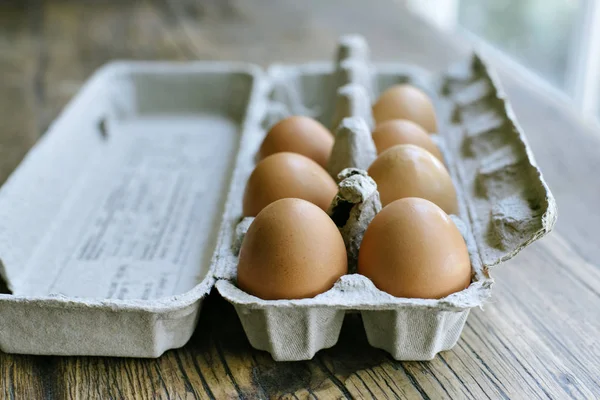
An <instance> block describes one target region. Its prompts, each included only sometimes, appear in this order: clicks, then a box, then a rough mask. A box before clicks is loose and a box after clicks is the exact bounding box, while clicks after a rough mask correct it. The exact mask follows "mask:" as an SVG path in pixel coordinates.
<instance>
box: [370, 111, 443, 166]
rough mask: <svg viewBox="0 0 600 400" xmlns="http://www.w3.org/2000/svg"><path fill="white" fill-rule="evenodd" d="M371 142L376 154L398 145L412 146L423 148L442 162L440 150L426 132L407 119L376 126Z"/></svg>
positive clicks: (394, 120) (393, 120)
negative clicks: (373, 143) (373, 144)
mask: <svg viewBox="0 0 600 400" xmlns="http://www.w3.org/2000/svg"><path fill="white" fill-rule="evenodd" d="M373 141H374V142H375V147H376V148H377V153H378V154H381V153H382V152H384V151H385V150H387V149H389V148H390V147H392V146H396V145H398V144H414V145H415V146H419V147H422V148H424V149H425V150H427V151H428V152H430V153H431V154H433V155H434V156H435V158H437V159H438V160H440V161H442V162H443V161H444V158H443V156H442V153H441V152H440V149H438V147H437V146H436V145H435V143H434V142H433V140H432V139H431V136H429V134H428V133H427V131H425V130H424V129H423V128H422V127H421V126H420V125H419V124H417V123H415V122H413V121H409V120H407V119H392V120H389V121H385V122H382V123H381V124H379V125H377V127H376V128H375V130H374V131H373Z"/></svg>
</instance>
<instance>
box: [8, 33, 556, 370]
mask: <svg viewBox="0 0 600 400" xmlns="http://www.w3.org/2000/svg"><path fill="white" fill-rule="evenodd" d="M399 82H410V83H412V84H414V85H416V86H419V87H421V88H423V89H424V90H426V91H427V92H428V94H429V95H430V96H431V97H432V98H433V99H434V101H435V105H436V111H437V113H438V117H439V119H440V127H441V129H440V132H441V133H440V135H434V136H436V142H437V143H438V144H439V146H440V147H441V149H442V151H443V154H444V156H445V161H446V165H447V166H448V168H449V171H450V173H451V175H452V178H453V180H454V182H455V184H456V186H457V191H458V195H459V203H460V210H459V215H458V216H453V218H455V220H456V222H457V225H458V226H459V227H460V229H461V232H462V233H463V235H464V237H465V240H466V242H467V244H468V248H469V252H470V255H471V260H472V264H473V271H474V278H473V283H472V285H471V286H470V287H469V288H468V289H466V290H464V291H462V292H459V293H455V294H453V295H450V296H448V297H446V298H444V299H440V300H425V299H400V298H395V297H393V296H390V295H388V294H386V293H383V292H381V291H379V290H377V289H376V288H375V287H374V286H373V284H372V283H371V281H369V280H368V279H367V278H365V277H362V276H360V275H358V274H349V275H346V276H343V277H342V278H341V279H340V280H339V281H338V282H337V283H336V284H335V286H334V288H333V289H332V290H330V291H328V292H326V293H323V294H321V295H319V296H316V297H315V298H313V299H302V300H280V301H270V302H268V301H264V300H260V299H257V298H256V297H254V296H251V295H249V294H247V293H244V292H242V291H241V290H239V289H238V288H237V287H236V286H235V276H236V272H235V269H236V266H237V251H238V249H239V245H240V243H241V240H242V239H243V235H244V232H245V231H246V230H247V227H248V226H249V224H250V223H251V220H250V219H242V218H241V216H242V194H243V189H244V187H245V184H246V181H247V179H248V177H249V175H250V173H251V171H252V169H253V168H254V165H255V164H256V154H257V151H258V149H259V146H260V144H261V142H262V140H263V138H264V136H265V134H266V131H267V130H268V128H269V127H270V126H271V125H272V124H273V123H275V122H277V121H278V120H279V119H281V118H282V117H285V116H287V115H291V114H302V115H309V116H312V117H315V118H317V119H319V120H320V121H321V122H323V123H325V125H327V126H329V127H330V128H331V129H332V131H334V132H338V134H339V137H344V138H345V139H344V140H337V141H336V144H335V146H336V150H335V155H336V157H333V158H332V161H331V163H330V165H329V166H328V170H329V171H330V173H331V174H333V175H337V173H338V172H340V171H341V170H342V169H344V168H346V167H355V168H357V169H350V170H346V171H345V172H344V174H343V175H342V176H341V178H342V179H341V181H340V185H341V186H342V189H343V188H346V189H345V190H340V196H339V197H338V198H336V201H335V202H334V204H333V205H332V209H331V210H330V212H331V214H332V216H333V218H334V219H336V220H338V219H340V218H341V219H340V220H339V221H338V223H339V224H343V222H344V220H346V224H345V225H344V226H343V227H342V233H343V235H344V238H345V240H346V242H347V245H348V246H347V247H348V251H349V257H350V259H351V263H350V265H351V268H354V266H353V263H352V260H353V257H354V256H355V254H356V251H357V249H358V246H359V242H360V238H361V232H363V231H364V225H365V224H366V223H367V222H368V220H370V218H372V216H373V215H374V214H375V213H376V212H377V211H378V204H377V201H375V197H376V195H375V193H376V191H375V190H374V187H373V184H372V181H370V180H369V178H368V177H367V176H365V175H364V173H363V172H361V169H362V170H364V169H366V167H367V166H368V165H367V164H368V163H369V162H370V160H371V159H372V158H373V157H374V152H373V146H372V143H371V142H370V141H369V140H367V139H369V137H368V135H366V134H365V133H366V132H368V131H369V129H370V128H371V127H372V126H373V121H372V116H371V113H370V104H371V103H372V102H373V100H374V99H375V98H376V96H377V95H378V93H379V91H380V89H385V88H386V87H388V86H390V85H392V84H395V83H399ZM347 118H350V119H347ZM338 125H339V126H340V127H341V129H340V130H339V131H338V130H337V128H338ZM344 202H350V203H352V204H353V206H352V210H351V211H350V212H349V213H348V214H347V218H346V214H345V213H335V210H336V209H337V210H339V209H340V208H339V207H338V205H339V204H343V203H344ZM555 215H556V214H555V205H554V201H553V199H552V196H551V194H550V192H549V190H548V188H547V187H546V185H545V183H544V181H543V179H542V177H541V174H540V172H539V170H538V168H537V167H536V164H535V162H534V160H533V156H532V155H531V153H530V150H529V148H528V147H527V144H526V143H525V141H524V137H523V135H522V133H521V130H520V129H519V128H518V126H517V125H516V122H515V119H514V116H513V115H512V112H511V110H510V107H509V106H508V104H507V103H506V100H505V99H504V95H503V94H502V93H501V91H500V89H499V86H498V84H497V82H496V80H495V78H494V77H493V76H492V75H491V74H490V72H489V69H488V68H486V67H485V65H484V64H483V63H482V62H481V60H480V59H479V58H478V57H477V56H475V55H474V56H473V57H471V58H470V59H469V60H467V62H465V63H461V64H458V65H456V66H455V67H454V68H453V69H451V70H449V71H448V72H446V73H444V74H441V75H438V76H436V75H432V74H429V73H427V72H426V71H423V70H421V69H418V68H414V67H411V66H406V65H398V64H393V65H392V64H385V65H380V64H371V62H370V61H369V49H368V46H367V44H366V42H365V41H364V40H363V39H362V38H360V37H356V36H348V37H344V38H342V39H341V40H340V46H339V47H338V51H337V54H336V56H335V60H334V62H331V63H312V64H304V65H276V66H273V67H271V68H270V69H269V70H268V72H267V73H265V72H264V71H262V70H261V69H260V68H258V67H256V66H253V65H248V64H241V63H220V62H188V63H164V62H116V63H111V64H109V65H107V66H105V67H102V68H101V69H100V70H99V71H98V72H96V73H95V74H94V76H93V77H92V78H91V79H90V80H89V82H87V83H86V84H85V85H84V87H83V88H82V90H81V91H80V93H79V94H78V95H77V96H76V97H75V98H74V99H73V100H72V102H71V103H70V104H69V105H68V106H67V107H66V109H65V110H64V112H63V113H62V114H61V116H60V117H59V118H58V119H57V120H56V121H55V122H54V123H53V124H52V125H51V126H50V128H49V129H48V132H47V133H46V134H45V135H44V136H43V138H42V139H41V140H40V141H39V142H38V143H37V144H36V145H35V146H34V148H33V149H32V150H31V151H30V152H29V154H28V155H27V156H26V157H25V159H24V160H23V162H22V163H21V164H20V165H19V167H18V168H17V169H16V170H15V172H14V173H13V174H12V175H11V176H10V178H9V179H8V181H7V182H6V183H5V184H4V186H3V187H2V188H0V275H1V276H2V278H3V279H4V280H5V281H6V282H7V284H8V286H9V288H10V289H11V290H12V294H0V320H1V321H2V324H0V349H1V350H2V351H5V352H9V353H27V354H48V355H101V356H124V357H158V356H160V355H161V354H162V353H163V352H164V351H166V350H168V349H171V348H177V347H180V346H183V345H184V344H185V343H186V342H187V341H188V340H189V338H190V337H191V335H192V333H193V331H194V329H195V327H196V323H197V320H198V315H199V312H200V309H201V306H202V301H203V298H204V297H205V296H206V295H207V294H208V293H209V292H210V290H211V289H212V288H213V287H214V286H215V285H216V287H217V289H218V291H219V292H220V293H221V295H222V296H223V297H224V298H226V299H227V300H228V301H230V302H231V303H232V304H233V305H234V307H235V308H236V310H237V312H238V314H239V316H240V320H241V321H242V324H243V326H244V329H245V331H246V333H247V335H248V338H249V340H250V342H251V344H252V345H253V346H254V347H256V348H259V349H264V350H267V351H269V352H270V353H271V354H272V355H273V357H274V358H275V359H277V360H299V359H308V358H311V357H312V356H313V355H314V354H315V352H316V351H318V350H319V349H321V348H325V347H330V346H332V345H333V344H335V342H336V341H337V337H338V334H339V330H340V327H341V323H342V320H343V318H344V315H345V313H346V312H360V313H361V314H362V318H363V321H364V325H365V329H366V331H367V335H368V338H369V341H370V342H371V343H372V344H373V345H374V346H376V347H381V348H384V349H386V350H387V351H389V352H390V353H391V354H392V355H393V357H395V358H398V359H428V358H431V357H433V356H434V355H435V353H436V352H438V351H441V350H443V349H448V348H451V347H452V345H453V344H454V343H455V342H456V340H457V339H458V337H459V335H460V332H461V330H462V327H463V324H464V321H465V320H466V318H467V315H468V312H469V309H470V308H472V307H476V306H479V305H481V304H482V303H483V302H484V301H485V299H486V298H488V297H489V295H490V286H491V279H490V278H489V276H488V268H490V267H492V266H494V265H496V264H498V263H500V262H501V261H503V260H505V259H508V258H510V257H512V256H513V255H514V254H516V252H518V251H519V250H520V249H522V248H523V247H525V246H526V245H527V244H529V243H530V242H531V241H533V240H535V239H537V238H539V237H540V236H542V235H543V234H545V233H547V232H548V231H549V230H550V229H551V228H552V225H553V224H554V219H555ZM340 216H342V217H340ZM240 221H241V222H240ZM353 254H354V255H353ZM200 329H202V328H201V327H200Z"/></svg>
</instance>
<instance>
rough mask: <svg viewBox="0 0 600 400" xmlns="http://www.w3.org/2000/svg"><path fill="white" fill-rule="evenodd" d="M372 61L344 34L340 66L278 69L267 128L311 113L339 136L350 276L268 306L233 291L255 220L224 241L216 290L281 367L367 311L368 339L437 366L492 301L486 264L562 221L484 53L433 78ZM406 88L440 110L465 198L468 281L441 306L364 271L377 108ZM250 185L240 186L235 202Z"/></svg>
mask: <svg viewBox="0 0 600 400" xmlns="http://www.w3.org/2000/svg"><path fill="white" fill-rule="evenodd" d="M368 54H369V51H368V47H367V44H366V42H365V41H364V40H363V39H362V38H361V37H356V36H351V37H344V38H342V40H341V42H340V47H339V49H338V53H337V56H336V60H335V62H334V65H333V67H332V66H331V65H327V64H310V65H304V66H296V65H293V66H273V67H272V68H271V69H270V71H269V72H270V76H271V80H272V81H273V82H274V86H273V88H272V89H271V99H272V103H271V107H272V108H271V109H270V110H267V120H268V123H267V125H270V124H272V123H274V122H276V121H278V120H279V119H281V118H283V117H286V116H289V115H298V114H304V115H309V116H311V117H315V118H317V119H319V120H320V121H321V122H322V123H324V124H325V125H326V126H329V127H330V129H331V131H332V132H334V133H335V136H336V140H335V144H334V146H333V150H332V153H331V157H330V160H329V164H328V165H327V170H328V172H329V173H330V174H331V175H332V176H333V177H334V178H337V180H338V182H339V189H340V191H339V193H338V195H337V196H336V199H334V202H333V203H332V206H331V207H330V209H329V210H328V212H329V214H330V216H332V218H333V219H334V221H335V222H336V224H337V225H338V227H340V231H341V232H342V236H343V237H344V240H345V243H346V247H347V251H348V256H349V257H348V260H349V274H348V275H345V276H343V277H341V278H340V279H339V280H338V282H337V283H336V284H335V285H334V287H333V288H332V289H330V290H329V291H327V292H325V293H323V294H320V295H318V296H316V297H314V298H310V299H298V300H262V299H260V298H257V297H255V296H252V295H250V294H248V293H245V292H243V291H242V290H241V289H239V288H238V287H237V286H236V285H235V275H236V266H237V259H236V255H237V253H238V251H239V246H240V245H241V242H242V240H243V235H244V232H245V230H246V229H247V227H248V226H249V224H250V223H251V220H252V218H247V219H245V220H243V222H242V223H241V224H240V225H239V226H238V229H237V231H236V232H235V234H234V236H235V237H234V239H233V242H232V243H231V246H230V245H229V241H228V239H227V238H229V237H232V235H230V233H229V232H228V233H226V235H225V236H224V237H223V239H224V240H223V242H222V245H223V247H222V248H221V251H222V252H223V253H226V254H224V255H223V258H222V259H223V260H224V261H225V260H226V261H225V262H224V263H223V264H222V265H221V266H220V268H221V275H220V277H221V278H223V279H222V280H219V281H218V282H217V288H218V290H219V293H220V294H221V295H222V296H223V297H224V298H225V299H227V300H228V301H229V302H230V303H231V304H233V305H234V307H235V309H236V311H237V313H238V316H239V318H240V320H241V322H242V325H243V327H244V330H245V332H246V334H247V336H248V339H249V340H250V343H251V344H252V346H253V347H255V348H257V349H261V350H266V351H268V352H269V353H271V355H272V356H273V358H274V359H275V360H280V361H290V360H305V359H310V358H312V357H313V356H314V354H315V353H316V352H318V351H319V350H321V349H324V348H328V347H331V346H333V345H334V344H335V343H336V342H337V340H338V336H339V334H340V330H341V327H342V322H343V319H344V316H345V314H346V312H359V313H360V314H361V316H362V320H363V324H364V329H365V331H366V334H367V339H368V341H369V343H370V344H371V345H372V346H374V347H377V348H381V349H384V350H386V351H387V352H389V353H390V354H391V355H392V357H393V358H395V359H397V360H430V359H432V358H433V357H434V356H435V355H436V354H437V353H438V352H440V351H443V350H448V349H451V348H452V347H453V346H454V345H455V344H456V342H457V340H458V339H459V337H460V334H461V332H462V329H463V326H464V324H465V321H466V319H467V316H468V314H469V310H470V309H471V308H473V307H478V306H482V305H483V304H484V303H485V301H486V300H487V299H488V298H489V297H490V296H491V287H492V282H493V281H492V279H491V278H490V277H489V268H490V267H492V266H494V265H496V264H498V263H500V262H501V261H504V260H506V259H509V258H511V257H512V256H514V255H515V254H516V253H517V252H518V251H520V250H521V249H522V248H523V247H525V246H526V245H527V244H529V243H531V242H532V241H533V240H535V239H537V238H539V237H540V236H542V235H544V234H545V233H547V232H549V231H550V229H551V228H552V226H553V224H554V221H555V218H556V206H555V203H554V200H553V198H552V196H551V194H550V192H549V190H548V188H547V186H546V184H545V183H544V181H543V179H542V178H541V174H540V172H539V170H538V168H537V167H536V164H535V161H534V159H533V156H532V155H531V152H530V150H529V148H528V146H527V145H526V143H525V140H524V137H523V135H522V133H521V130H520V129H519V128H518V127H517V125H516V122H515V119H514V116H513V114H512V111H511V109H510V107H509V105H508V104H507V101H506V99H505V97H504V95H503V93H502V92H501V91H500V87H499V85H498V83H497V80H496V79H495V78H494V77H493V76H492V75H491V74H490V72H489V69H488V68H487V67H486V66H485V65H484V64H483V63H482V62H481V60H480V59H479V57H478V56H476V55H473V56H472V57H471V59H469V60H468V61H467V62H466V63H462V64H457V65H455V66H454V67H453V68H452V69H451V70H450V71H449V72H448V73H447V74H443V75H442V76H435V75H431V74H429V73H427V72H426V71H423V70H421V69H418V68H414V67H410V66H406V65H401V64H388V65H373V64H372V63H371V62H370V60H369V56H368ZM398 83H410V84H412V85H415V86H417V87H419V88H421V89H423V90H424V91H425V92H427V93H428V95H429V96H430V97H431V98H432V99H433V101H434V103H435V108H436V112H437V115H438V119H439V121H438V123H439V131H440V132H439V133H437V134H434V135H432V136H433V138H434V141H435V142H436V144H437V145H438V147H439V148H440V150H441V152H442V154H443V156H444V160H445V164H446V166H447V167H448V170H449V172H450V174H451V176H452V180H453V182H454V183H455V186H456V189H457V192H458V198H459V210H460V211H459V215H456V216H452V218H453V219H454V220H455V222H456V224H457V226H458V227H459V229H460V231H461V233H462V235H463V237H464V238H465V241H466V243H467V247H468V250H469V255H470V259H471V265H472V277H473V278H472V283H471V285H470V286H469V287H468V288H467V289H465V290H463V291H460V292H458V293H454V294H452V295H449V296H447V297H445V298H443V299H439V300H435V299H408V298H397V297H394V296H391V295H389V294H387V293H385V292H382V291H381V290H379V289H377V288H376V287H375V286H374V285H373V283H372V282H371V281H370V280H369V279H368V278H366V277H365V276H362V275H360V274H357V273H356V262H357V256H358V250H359V248H360V241H361V240H362V235H363V234H364V231H365V229H366V227H367V226H368V224H369V222H370V221H371V220H372V219H373V217H374V216H375V215H376V213H377V212H378V211H379V210H380V209H381V203H380V201H379V195H378V192H377V187H376V184H375V182H374V181H373V180H372V179H371V178H369V177H368V175H367V173H366V172H365V170H366V169H368V167H369V166H370V164H371V163H372V162H373V160H374V159H375V158H376V150H375V145H374V143H373V140H372V138H371V131H372V129H373V126H374V122H373V115H372V111H371V105H372V103H373V102H374V101H375V99H376V97H377V96H378V93H379V89H385V88H387V87H389V86H391V85H393V84H398ZM331 93H335V95H334V96H332V95H331ZM332 105H334V106H333V107H332ZM338 174H339V175H338ZM242 189H243V183H242V182H240V188H239V193H238V194H234V196H240V195H241V193H242V192H241V190H242ZM338 211H339V212H338ZM225 271H226V272H225Z"/></svg>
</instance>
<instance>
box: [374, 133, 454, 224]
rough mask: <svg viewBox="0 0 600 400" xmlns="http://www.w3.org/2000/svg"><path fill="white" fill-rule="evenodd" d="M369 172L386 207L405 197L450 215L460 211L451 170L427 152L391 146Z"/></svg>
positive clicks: (402, 145) (405, 145)
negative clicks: (420, 201)
mask: <svg viewBox="0 0 600 400" xmlns="http://www.w3.org/2000/svg"><path fill="white" fill-rule="evenodd" d="M368 172H369V175H370V176H371V177H372V178H373V179H374V180H375V182H376V183H377V187H378V189H379V195H380V197H381V204H382V205H383V206H384V207H385V206H386V205H388V204H389V203H391V202H392V201H394V200H398V199H402V198H405V197H421V198H424V199H427V200H430V201H432V202H433V203H435V204H437V205H438V206H439V207H441V208H442V209H443V210H444V211H445V212H446V213H448V214H456V213H457V212H458V201H457V198H456V190H455V188H454V184H453V183H452V178H451V177H450V174H449V173H448V170H447V169H446V167H444V164H442V163H441V161H440V160H438V159H437V158H435V157H434V156H433V155H432V154H431V153H429V152H428V151H427V150H425V149H422V148H420V147H417V146H414V145H412V144H401V145H397V146H393V147H390V148H389V149H387V150H386V151H384V152H383V153H381V154H380V155H379V156H378V157H377V158H376V159H375V161H374V162H373V164H371V166H370V167H369V170H368Z"/></svg>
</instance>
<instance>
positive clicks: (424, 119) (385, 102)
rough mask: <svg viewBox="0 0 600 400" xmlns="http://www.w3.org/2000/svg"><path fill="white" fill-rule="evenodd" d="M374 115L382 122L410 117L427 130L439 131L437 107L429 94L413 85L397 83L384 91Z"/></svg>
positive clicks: (377, 120)
mask: <svg viewBox="0 0 600 400" xmlns="http://www.w3.org/2000/svg"><path fill="white" fill-rule="evenodd" d="M373 117H374V118H375V122H376V123H377V124H380V123H382V122H385V121H388V120H390V119H408V120H410V121H413V122H416V123H417V124H419V125H420V126H422V127H423V129H425V130H426V131H427V132H430V133H433V132H437V131H438V127H437V119H436V115H435V108H434V107H433V103H432V101H431V99H430V98H429V96H427V94H425V92H423V91H422V90H421V89H418V88H416V87H414V86H412V85H408V84H402V85H395V86H392V87H390V88H389V89H387V90H386V91H384V92H383V93H382V94H381V95H380V96H379V98H378V99H377V102H376V103H375V105H373Z"/></svg>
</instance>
